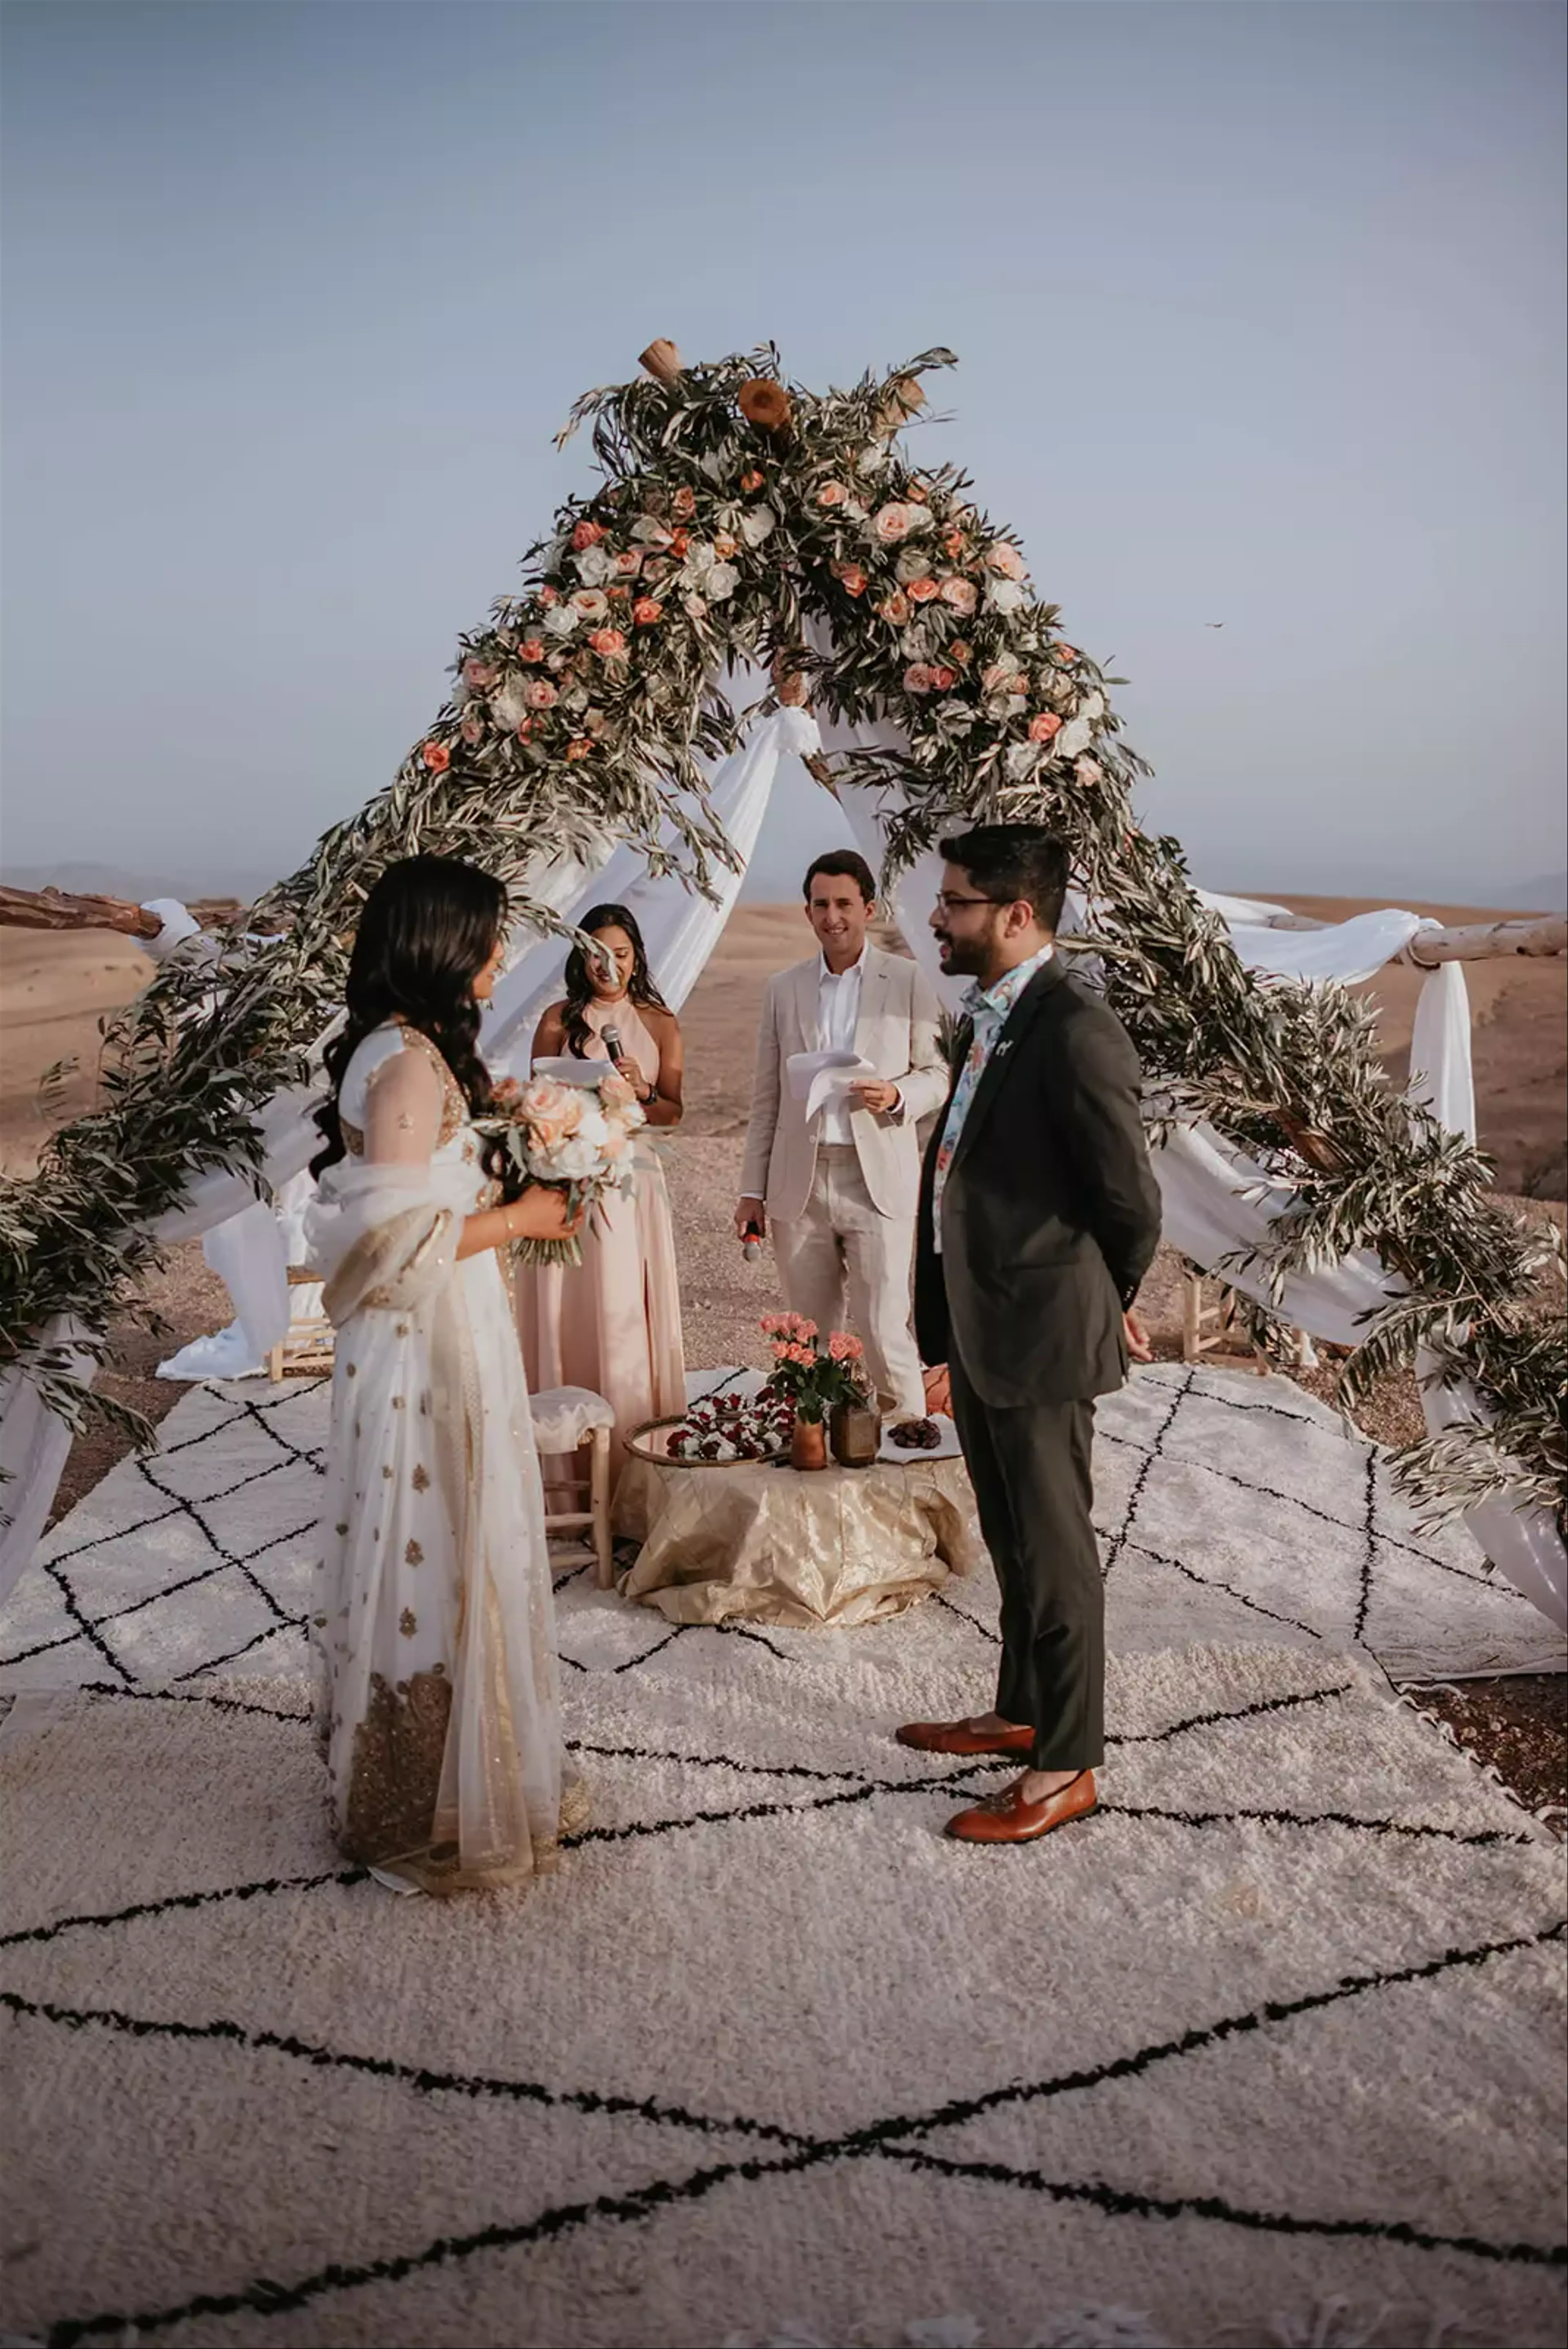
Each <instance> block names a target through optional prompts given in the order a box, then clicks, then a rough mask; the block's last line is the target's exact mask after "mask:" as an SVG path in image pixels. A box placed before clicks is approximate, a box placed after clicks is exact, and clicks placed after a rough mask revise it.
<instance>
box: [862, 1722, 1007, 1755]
mask: <svg viewBox="0 0 1568 2349" xmlns="http://www.w3.org/2000/svg"><path fill="white" fill-rule="evenodd" d="M893 1734H894V1736H895V1737H896V1738H897V1739H898V1744H900V1745H912V1746H913V1747H914V1749H915V1751H916V1753H917V1754H1029V1753H1032V1752H1033V1746H1034V1732H1033V1730H1032V1729H991V1730H986V1729H971V1727H970V1725H969V1723H968V1722H967V1721H907V1722H906V1723H904V1726H903V1727H902V1729H896V1730H895V1731H894V1732H893Z"/></svg>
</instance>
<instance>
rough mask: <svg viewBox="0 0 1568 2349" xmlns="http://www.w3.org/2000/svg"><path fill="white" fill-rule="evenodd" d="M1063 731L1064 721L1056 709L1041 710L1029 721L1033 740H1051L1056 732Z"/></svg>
mask: <svg viewBox="0 0 1568 2349" xmlns="http://www.w3.org/2000/svg"><path fill="white" fill-rule="evenodd" d="M1061 731H1062V721H1061V719H1059V718H1058V717H1057V715H1056V713H1055V711H1054V709H1042V710H1039V711H1038V712H1037V713H1036V714H1035V716H1034V717H1033V718H1032V719H1030V721H1029V740H1031V741H1032V742H1049V740H1051V737H1052V736H1053V735H1054V734H1060V732H1061Z"/></svg>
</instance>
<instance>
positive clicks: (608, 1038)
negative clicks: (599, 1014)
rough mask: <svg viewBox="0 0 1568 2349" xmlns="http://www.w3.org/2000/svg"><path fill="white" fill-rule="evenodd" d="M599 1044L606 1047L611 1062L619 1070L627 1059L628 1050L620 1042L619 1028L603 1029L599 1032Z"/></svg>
mask: <svg viewBox="0 0 1568 2349" xmlns="http://www.w3.org/2000/svg"><path fill="white" fill-rule="evenodd" d="M599 1042H600V1043H601V1044H602V1045H603V1046H604V1048H605V1050H606V1051H607V1053H608V1054H609V1056H610V1059H611V1061H613V1062H614V1063H615V1066H616V1067H617V1068H619V1066H620V1064H621V1062H622V1061H624V1060H625V1058H626V1050H625V1047H624V1046H623V1045H622V1043H621V1040H620V1030H619V1029H618V1028H609V1027H606V1028H601V1029H600V1030H599Z"/></svg>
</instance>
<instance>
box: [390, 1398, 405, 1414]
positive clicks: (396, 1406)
mask: <svg viewBox="0 0 1568 2349" xmlns="http://www.w3.org/2000/svg"><path fill="white" fill-rule="evenodd" d="M402 1407H403V1398H402V1396H401V1395H394V1396H393V1397H392V1409H393V1410H394V1411H401V1409H402Z"/></svg>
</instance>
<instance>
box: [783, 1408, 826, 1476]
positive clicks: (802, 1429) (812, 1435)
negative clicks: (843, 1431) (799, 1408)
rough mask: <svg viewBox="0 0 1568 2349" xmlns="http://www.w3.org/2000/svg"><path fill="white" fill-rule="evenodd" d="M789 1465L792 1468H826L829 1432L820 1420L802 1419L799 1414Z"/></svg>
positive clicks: (790, 1446) (790, 1449)
mask: <svg viewBox="0 0 1568 2349" xmlns="http://www.w3.org/2000/svg"><path fill="white" fill-rule="evenodd" d="M789 1464H790V1466H791V1467H792V1468H826V1465H827V1430H826V1428H825V1427H824V1425H823V1423H822V1422H821V1420H820V1419H802V1418H800V1416H799V1415H798V1413H797V1415H796V1418H795V1423H794V1430H793V1432H792V1433H791V1435H790V1440H789Z"/></svg>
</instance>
